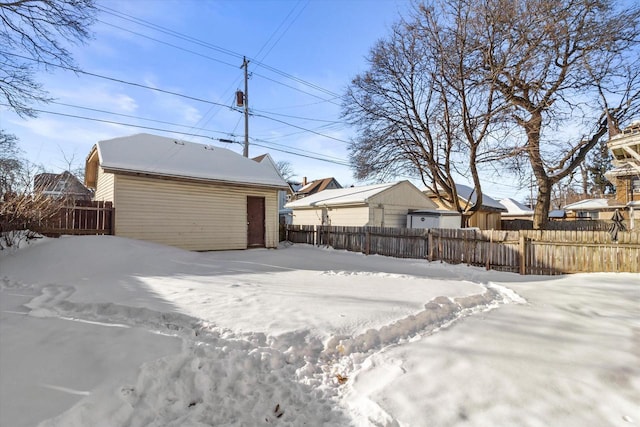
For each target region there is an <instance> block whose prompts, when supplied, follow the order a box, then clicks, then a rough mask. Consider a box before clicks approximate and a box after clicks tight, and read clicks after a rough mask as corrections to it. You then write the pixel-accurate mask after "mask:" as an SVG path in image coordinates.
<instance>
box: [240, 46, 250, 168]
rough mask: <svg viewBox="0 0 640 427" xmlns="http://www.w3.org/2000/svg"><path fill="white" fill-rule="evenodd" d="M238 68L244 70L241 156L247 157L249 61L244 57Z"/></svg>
mask: <svg viewBox="0 0 640 427" xmlns="http://www.w3.org/2000/svg"><path fill="white" fill-rule="evenodd" d="M240 68H244V97H243V98H244V99H243V101H244V150H243V151H242V155H243V156H244V157H249V61H247V57H246V56H245V57H243V58H242V66H241V67H240Z"/></svg>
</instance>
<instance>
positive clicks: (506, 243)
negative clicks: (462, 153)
mask: <svg viewBox="0 0 640 427" xmlns="http://www.w3.org/2000/svg"><path fill="white" fill-rule="evenodd" d="M287 238H288V240H289V241H291V242H294V243H308V244H315V245H323V246H330V247H333V248H335V249H345V250H348V251H352V252H362V253H364V254H379V255H386V256H393V257H398V258H416V259H428V260H430V261H438V260H439V261H444V262H447V263H452V264H459V263H466V264H468V265H475V266H483V267H486V268H487V269H495V270H500V271H511V272H517V273H520V274H563V273H579V272H640V233H639V232H619V233H618V241H617V242H614V241H612V239H611V235H610V234H609V233H608V232H605V231H560V230H544V231H541V230H522V231H503V230H486V231H484V230H469V229H430V230H426V229H406V228H381V227H338V226H315V227H314V226H293V225H289V226H287Z"/></svg>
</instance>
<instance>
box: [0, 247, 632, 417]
mask: <svg viewBox="0 0 640 427" xmlns="http://www.w3.org/2000/svg"><path fill="white" fill-rule="evenodd" d="M98 255H99V256H98ZM636 279H638V275H577V276H572V277H564V278H558V277H555V278H542V277H521V276H518V275H514V274H509V273H497V272H487V271H485V270H483V269H478V268H470V267H466V266H449V265H446V264H440V263H427V262H425V261H420V260H398V259H391V258H384V257H378V256H369V257H367V256H363V255H360V254H350V253H345V252H340V251H332V250H326V249H319V248H313V247H309V246H304V245H302V246H301V245H296V246H292V247H289V248H287V249H281V250H255V251H234V252H217V253H191V252H187V251H182V250H179V249H175V248H167V247H163V246H158V245H154V244H148V243H143V242H136V241H131V240H127V239H120V238H114V237H76V238H61V239H44V240H43V241H42V242H40V243H39V244H38V245H35V246H33V245H30V246H29V247H27V248H25V249H21V250H19V251H5V253H4V254H2V253H0V296H1V298H0V304H1V305H2V311H1V312H0V316H1V319H2V322H0V334H2V335H1V336H0V338H1V339H2V343H3V345H2V347H0V352H2V354H1V355H2V357H0V369H1V370H2V372H3V373H4V372H7V370H11V371H12V372H11V375H9V376H8V377H9V379H10V382H7V381H6V380H5V378H7V375H4V374H3V377H2V381H0V386H1V387H0V388H1V390H0V392H1V393H0V396H2V402H0V405H4V406H2V408H0V409H1V410H0V424H2V425H11V426H12V427H22V426H29V425H35V424H37V423H38V422H40V421H41V424H40V425H41V426H42V427H53V426H56V427H62V426H64V427H79V426H87V425H91V426H113V425H122V426H209V425H216V426H218V425H222V426H224V425H229V426H231V425H233V426H242V425H245V426H254V425H265V426H267V425H282V426H299V425H312V426H322V425H326V426H342V425H362V426H369V425H379V426H403V425H409V426H412V425H425V424H427V425H434V426H452V425H504V422H503V421H505V420H508V424H510V425H516V424H517V425H530V426H534V425H552V424H554V421H555V420H561V422H562V424H563V425H588V424H589V422H588V421H589V419H590V417H592V418H593V419H594V420H596V421H597V424H598V425H620V423H625V424H629V423H633V422H635V421H634V420H637V419H640V415H639V414H638V413H637V411H635V410H634V407H633V405H632V404H631V402H632V400H633V396H636V395H637V392H638V391H639V390H640V371H638V369H637V368H636V367H635V365H637V364H636V363H635V362H634V361H636V360H637V354H636V355H634V354H635V353H634V351H635V350H634V348H635V347H633V345H632V344H631V342H632V340H633V337H634V336H636V335H637V330H640V329H638V328H640V324H638V320H637V304H635V305H634V303H633V302H634V301H635V302H637V300H638V288H637V286H636V287H633V286H630V285H629V283H627V282H630V281H633V280H636ZM522 295H526V299H525V298H524V297H523V296H522ZM70 332H73V333H70ZM634 334H635V335H634ZM153 337H155V339H154V338H153ZM176 338H179V340H177V339H176ZM177 341H178V342H179V343H180V345H179V346H176V342H177ZM85 343H87V345H88V346H89V348H88V349H87V350H91V351H90V353H91V354H90V357H87V352H86V350H84V349H82V346H83V344H85ZM146 347H148V348H149V349H153V350H147V351H145V350H141V348H146ZM25 352H27V353H28V354H30V356H27V357H23V356H21V355H24V354H25ZM96 353H105V355H106V354H107V353H108V354H109V358H107V359H103V358H101V357H100V354H96ZM636 353H637V352H636ZM36 355H42V356H43V357H42V358H40V359H36V358H35V357H36ZM45 355H46V357H44V356H45ZM115 355H119V357H120V358H121V359H129V356H135V357H132V358H131V359H132V361H133V363H136V364H135V365H134V366H133V367H132V366H131V364H126V363H125V361H124V360H119V361H117V363H115V364H113V365H112V366H114V367H116V368H114V367H111V368H107V367H104V366H102V365H103V364H105V363H107V362H109V363H112V362H113V361H112V359H113V357H114V356H115ZM47 360H52V361H55V362H56V363H58V364H59V366H57V367H56V369H44V370H34V369H30V368H31V366H38V365H43V366H46V362H47ZM607 364H608V365H607ZM117 367H119V368H117ZM114 369H121V371H122V372H120V373H119V374H116V372H114ZM58 370H60V372H63V373H67V372H74V376H72V375H68V374H65V375H58V376H55V377H51V375H53V374H54V373H55V372H54V371H58ZM74 370H75V371H74ZM47 375H49V376H47ZM81 377H90V378H93V380H92V381H91V382H87V383H83V382H82V380H80V378H81ZM101 377H102V378H103V380H101V381H98V380H97V378H101ZM583 378H584V379H586V380H585V381H582V379H583ZM581 381H582V382H581ZM18 383H20V384H22V385H25V384H26V385H27V386H24V387H22V386H20V387H16V384H18ZM547 384H551V391H549V389H548V388H547ZM605 395H606V397H602V396H605ZM61 396H63V397H64V399H63V398H61ZM598 396H600V398H599V400H598V399H597V397H598ZM21 402H28V407H27V406H25V404H24V403H21ZM19 405H22V406H19ZM45 406H47V407H46V408H45ZM14 407H19V408H20V409H18V410H16V409H12V408H14ZM563 408H565V409H563ZM9 409H11V410H9ZM20 411H22V415H23V416H20ZM563 411H564V412H563ZM26 412H28V416H26V415H25V413H26ZM522 413H524V414H525V416H524V417H522V416H521V414H522ZM579 413H584V414H585V415H579ZM7 414H8V415H7ZM576 420H577V421H576ZM574 421H576V422H574Z"/></svg>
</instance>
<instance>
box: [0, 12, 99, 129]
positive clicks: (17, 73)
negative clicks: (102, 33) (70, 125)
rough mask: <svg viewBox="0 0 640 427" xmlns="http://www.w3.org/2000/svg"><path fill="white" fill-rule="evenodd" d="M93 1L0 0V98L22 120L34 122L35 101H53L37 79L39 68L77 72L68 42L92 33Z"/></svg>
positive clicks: (80, 40)
mask: <svg viewBox="0 0 640 427" xmlns="http://www.w3.org/2000/svg"><path fill="white" fill-rule="evenodd" d="M94 13H95V5H94V0H0V24H1V25H0V45H1V46H2V47H0V93H1V94H2V97H3V98H4V99H5V101H6V102H7V104H8V105H9V106H10V107H11V108H12V109H13V110H14V111H15V112H16V113H18V114H19V115H20V116H23V117H34V116H35V111H34V110H33V109H32V108H31V107H30V105H31V104H32V103H34V102H48V101H50V100H51V99H50V98H49V96H48V94H47V92H46V91H45V90H44V89H43V88H42V85H41V84H40V83H38V82H37V81H36V79H35V77H34V74H35V72H36V70H38V69H39V67H42V68H44V69H48V68H50V67H51V66H52V65H53V66H56V65H62V66H65V67H73V65H74V64H73V59H72V55H71V53H70V52H69V51H68V50H67V48H65V46H64V43H65V42H70V43H73V42H82V41H84V40H86V39H87V38H88V37H89V36H90V34H89V31H88V28H89V26H90V25H91V24H92V23H93V20H94Z"/></svg>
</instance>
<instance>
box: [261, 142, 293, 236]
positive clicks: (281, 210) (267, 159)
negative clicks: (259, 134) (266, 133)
mask: <svg viewBox="0 0 640 427" xmlns="http://www.w3.org/2000/svg"><path fill="white" fill-rule="evenodd" d="M251 160H253V161H255V162H258V163H262V164H265V165H268V166H269V167H271V168H273V170H274V171H276V173H277V174H278V175H280V177H281V178H282V174H281V173H280V170H279V169H278V165H277V164H276V162H274V161H273V159H272V158H271V156H270V155H269V154H268V153H267V154H263V155H261V156H258V157H254V158H253V159H251ZM282 179H283V180H284V178H282ZM292 196H293V188H292V187H291V184H290V183H288V182H287V189H286V190H279V191H278V222H279V223H280V224H291V210H290V209H286V208H285V207H284V205H286V204H287V202H288V201H289V200H290V199H291V197H292Z"/></svg>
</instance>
